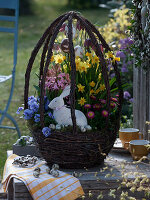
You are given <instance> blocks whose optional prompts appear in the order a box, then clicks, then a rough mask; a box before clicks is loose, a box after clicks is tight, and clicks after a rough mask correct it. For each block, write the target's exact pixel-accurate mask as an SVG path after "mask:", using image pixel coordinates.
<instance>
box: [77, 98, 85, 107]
mask: <svg viewBox="0 0 150 200" xmlns="http://www.w3.org/2000/svg"><path fill="white" fill-rule="evenodd" d="M85 102H86V100H85V98H84V97H81V99H79V100H78V104H80V105H81V106H83V105H84V104H85Z"/></svg>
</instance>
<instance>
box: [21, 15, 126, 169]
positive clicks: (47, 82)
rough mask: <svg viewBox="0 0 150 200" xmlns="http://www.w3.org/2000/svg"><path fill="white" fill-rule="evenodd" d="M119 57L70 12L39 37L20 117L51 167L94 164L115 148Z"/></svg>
mask: <svg viewBox="0 0 150 200" xmlns="http://www.w3.org/2000/svg"><path fill="white" fill-rule="evenodd" d="M75 26H76V28H75ZM77 33H78V34H79V35H78V36H77ZM59 34H61V35H65V36H66V38H62V36H61V37H60V36H59ZM60 38H61V40H62V39H63V40H62V42H60V41H59V39H60ZM84 39H85V41H83V40H84ZM77 42H79V44H80V45H76V46H74V44H75V43H76V44H77ZM42 47H43V48H42ZM41 48H42V53H41V59H40V64H39V66H40V68H39V74H38V78H39V83H38V85H37V86H36V87H35V88H36V90H37V97H33V96H31V97H29V96H28V95H29V81H30V73H31V70H32V67H33V64H34V61H35V58H36V57H37V54H38V52H39V50H40V49H41ZM117 60H119V59H118V58H117V57H115V56H114V54H113V53H112V51H111V49H110V48H109V46H108V44H107V43H106V41H105V40H104V39H103V37H102V36H101V34H100V33H99V31H98V30H97V29H96V28H95V26H94V25H92V24H91V23H90V22H89V21H88V20H87V19H85V18H84V17H82V16H81V15H80V14H79V13H76V12H73V11H70V12H68V13H65V14H63V15H61V16H60V17H58V18H57V19H56V20H55V21H53V22H52V23H51V25H50V26H49V27H48V28H47V29H46V31H45V32H44V34H43V35H42V37H41V38H40V40H39V41H38V43H37V45H36V46H35V48H34V50H33V51H32V54H31V57H30V59H29V63H28V66H27V70H26V74H25V90H24V114H23V116H24V118H25V119H27V120H28V126H29V129H30V131H31V133H32V135H33V137H34V140H35V141H36V143H37V147H38V149H39V152H40V154H41V156H42V157H43V158H44V159H45V160H46V161H47V164H48V165H49V166H51V165H52V164H54V163H57V164H59V165H60V167H62V168H84V167H93V166H96V165H99V164H101V163H102V162H103V161H104V159H105V157H106V156H107V154H108V153H109V151H110V150H111V148H112V147H113V144H114V142H115V139H116V135H117V133H118V130H119V125H120V114H121V105H122V96H123V92H122V86H121V80H120V73H119V71H118V68H117V62H116V61H117ZM108 64H109V65H110V64H111V66H112V67H113V70H114V73H115V77H113V78H110V77H109V74H110V73H111V72H110V70H109V69H108ZM56 83H57V84H56ZM112 87H114V88H112ZM112 92H113V95H116V98H115V97H114V96H113V95H112ZM64 102H65V103H64ZM47 105H48V106H47Z"/></svg>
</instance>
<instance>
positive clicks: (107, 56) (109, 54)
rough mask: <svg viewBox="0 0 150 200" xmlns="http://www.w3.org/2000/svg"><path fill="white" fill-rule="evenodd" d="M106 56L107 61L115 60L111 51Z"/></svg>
mask: <svg viewBox="0 0 150 200" xmlns="http://www.w3.org/2000/svg"><path fill="white" fill-rule="evenodd" d="M105 56H106V59H109V58H113V56H114V55H113V53H112V52H111V51H108V52H107V53H105Z"/></svg>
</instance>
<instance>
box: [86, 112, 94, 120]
mask: <svg viewBox="0 0 150 200" xmlns="http://www.w3.org/2000/svg"><path fill="white" fill-rule="evenodd" d="M94 116H95V113H94V112H93V111H89V112H88V113H87V117H88V118H90V119H93V118H94Z"/></svg>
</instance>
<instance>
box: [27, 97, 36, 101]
mask: <svg viewBox="0 0 150 200" xmlns="http://www.w3.org/2000/svg"><path fill="white" fill-rule="evenodd" d="M31 100H34V101H37V99H36V97H34V96H30V97H28V102H29V101H31Z"/></svg>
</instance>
